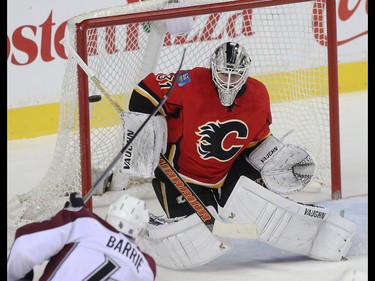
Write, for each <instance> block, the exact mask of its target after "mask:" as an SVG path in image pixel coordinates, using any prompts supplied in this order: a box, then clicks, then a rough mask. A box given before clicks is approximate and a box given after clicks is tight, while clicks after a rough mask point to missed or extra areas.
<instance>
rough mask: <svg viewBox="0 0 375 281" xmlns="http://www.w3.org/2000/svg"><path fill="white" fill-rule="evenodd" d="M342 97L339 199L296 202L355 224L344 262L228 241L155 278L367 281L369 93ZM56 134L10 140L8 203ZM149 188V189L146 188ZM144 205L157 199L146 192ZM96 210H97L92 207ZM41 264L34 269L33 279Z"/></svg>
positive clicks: (304, 196)
mask: <svg viewBox="0 0 375 281" xmlns="http://www.w3.org/2000/svg"><path fill="white" fill-rule="evenodd" d="M339 101H340V109H339V113H340V139H341V176H342V195H343V199H341V200H335V201H332V200H330V194H329V192H327V191H322V192H319V193H312V192H309V193H300V194H298V195H296V196H295V197H294V199H295V200H298V201H299V202H304V203H318V205H323V206H326V207H327V208H328V209H330V210H332V211H334V212H337V213H339V212H340V211H341V210H345V213H344V215H345V217H346V218H347V219H349V220H351V221H353V222H354V223H356V224H357V227H358V230H357V232H356V234H355V236H354V238H353V245H352V248H351V249H350V251H349V253H348V256H347V260H342V261H339V262H324V261H317V260H312V259H309V258H307V257H304V256H300V255H296V254H293V253H290V252H287V251H283V250H279V249H275V248H272V247H270V246H268V245H266V244H263V243H260V242H259V241H256V240H242V239H241V240H234V239H232V240H230V242H231V244H232V246H233V248H232V250H231V252H229V253H227V254H226V255H224V256H221V257H220V258H217V259H216V260H214V261H212V262H210V263H208V264H206V265H204V266H201V267H198V268H195V269H190V270H185V271H173V270H168V269H165V268H162V267H158V268H157V277H156V281H176V280H178V281H184V280H189V281H191V280H199V281H203V280H205V281H224V280H225V281H228V280H229V281H245V280H246V281H297V280H298V281H300V280H303V281H363V280H368V274H367V272H368V92H367V91H361V92H355V93H351V94H342V95H340V98H339ZM55 140H56V136H55V135H52V136H43V137H38V138H33V139H24V140H16V141H8V186H7V191H8V193H7V198H8V201H9V199H10V198H12V196H14V195H15V194H23V193H26V192H27V191H28V190H30V189H31V188H33V187H34V186H36V185H37V184H38V183H39V181H40V180H41V178H42V177H43V176H44V173H45V172H46V170H47V167H48V166H49V164H50V161H51V159H52V154H53V150H54V145H55ZM148 190H151V189H148ZM148 198H149V199H147V201H148V206H149V208H150V209H151V211H152V208H156V209H155V211H156V212H157V211H158V210H157V208H158V205H157V201H156V199H155V197H154V196H152V195H151V196H149V197H148ZM94 211H95V209H94ZM43 267H44V264H43V265H41V266H38V267H36V268H35V278H34V280H37V277H38V276H39V275H40V274H41V272H42V270H43Z"/></svg>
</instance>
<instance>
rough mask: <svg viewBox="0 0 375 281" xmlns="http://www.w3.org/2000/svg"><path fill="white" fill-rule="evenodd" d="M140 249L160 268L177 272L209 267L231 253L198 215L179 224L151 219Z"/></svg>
mask: <svg viewBox="0 0 375 281" xmlns="http://www.w3.org/2000/svg"><path fill="white" fill-rule="evenodd" d="M139 246H140V248H141V249H142V251H144V252H146V253H148V254H149V255H151V256H152V257H153V258H154V259H155V262H156V264H157V265H159V266H162V267H166V268H171V269H177V270H179V269H188V268H193V267H197V266H200V265H203V264H206V263H208V262H210V261H211V260H213V259H215V258H217V257H219V256H221V255H223V254H224V253H226V252H228V251H229V250H230V249H231V247H230V245H228V244H226V243H224V242H222V241H220V240H219V239H218V238H217V237H216V236H214V235H213V234H212V233H211V231H210V230H209V229H208V228H207V227H206V226H205V224H204V223H203V222H202V221H201V220H200V218H199V217H198V215H197V214H193V215H191V216H188V217H186V218H180V219H178V220H177V219H169V220H164V219H157V218H155V217H154V216H151V220H150V224H149V225H148V228H147V232H146V235H145V236H144V237H143V238H142V239H141V241H140V242H139Z"/></svg>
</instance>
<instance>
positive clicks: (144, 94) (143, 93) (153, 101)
mask: <svg viewBox="0 0 375 281" xmlns="http://www.w3.org/2000/svg"><path fill="white" fill-rule="evenodd" d="M135 91H136V92H137V93H138V94H140V95H141V96H143V97H144V98H146V99H148V100H149V101H150V102H151V103H152V104H153V105H154V106H155V107H157V106H158V105H159V102H158V101H157V100H156V99H155V98H154V97H153V96H151V95H150V94H149V93H148V92H147V91H145V90H144V89H142V88H141V87H139V86H137V87H136V88H135ZM159 113H160V114H161V115H163V116H167V114H166V113H165V111H164V109H163V107H161V108H160V109H159Z"/></svg>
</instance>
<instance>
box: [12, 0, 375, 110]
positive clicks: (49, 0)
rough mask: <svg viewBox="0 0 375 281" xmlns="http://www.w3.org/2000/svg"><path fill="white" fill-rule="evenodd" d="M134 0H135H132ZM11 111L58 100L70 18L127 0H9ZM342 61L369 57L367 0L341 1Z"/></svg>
mask: <svg viewBox="0 0 375 281" xmlns="http://www.w3.org/2000/svg"><path fill="white" fill-rule="evenodd" d="M129 2H134V1H129ZM7 4H8V13H7V15H8V17H7V20H8V22H7V72H8V97H7V98H8V109H12V108H19V107H26V106H33V105H40V104H49V103H56V102H58V101H59V97H60V90H61V87H62V83H63V79H64V71H65V64H66V59H67V57H66V54H65V51H64V48H63V46H62V45H61V44H60V43H59V42H60V40H61V39H63V38H64V36H65V35H66V34H65V33H66V30H65V28H66V22H67V20H68V19H69V18H71V17H74V16H77V15H79V14H82V13H85V12H89V11H94V10H97V9H102V8H107V7H111V6H119V5H124V4H126V1H124V0H107V1H98V0H79V1H73V0H65V1H57V0H38V1H25V0H12V1H8V3H7ZM336 6H337V40H338V56H339V64H340V63H348V62H357V61H367V55H368V44H367V43H368V1H367V0H336Z"/></svg>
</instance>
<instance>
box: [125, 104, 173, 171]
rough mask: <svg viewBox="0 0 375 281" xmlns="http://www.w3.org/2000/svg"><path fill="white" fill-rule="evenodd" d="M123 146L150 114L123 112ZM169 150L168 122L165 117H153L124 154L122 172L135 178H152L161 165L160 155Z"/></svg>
mask: <svg viewBox="0 0 375 281" xmlns="http://www.w3.org/2000/svg"><path fill="white" fill-rule="evenodd" d="M121 116H122V120H123V129H124V135H123V144H124V146H125V144H126V143H127V142H128V141H129V140H130V139H131V138H132V137H133V136H134V134H135V133H136V131H138V129H139V128H140V127H141V126H142V124H143V123H144V122H145V120H146V119H147V118H148V117H149V114H144V113H139V112H129V111H127V112H122V113H121ZM166 149H167V121H166V120H165V117H163V116H159V115H158V116H152V117H151V119H149V121H148V122H147V123H146V125H145V126H144V127H143V128H142V130H141V131H140V132H139V133H138V135H137V136H136V137H135V138H134V140H133V141H132V143H131V145H130V146H129V148H128V149H127V150H126V151H125V152H124V153H123V155H122V157H121V159H120V160H119V162H120V165H121V166H120V172H121V173H125V174H129V175H131V176H135V177H141V178H150V177H153V176H154V170H155V168H156V167H157V166H158V164H159V159H160V154H161V153H164V152H165V151H166Z"/></svg>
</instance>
